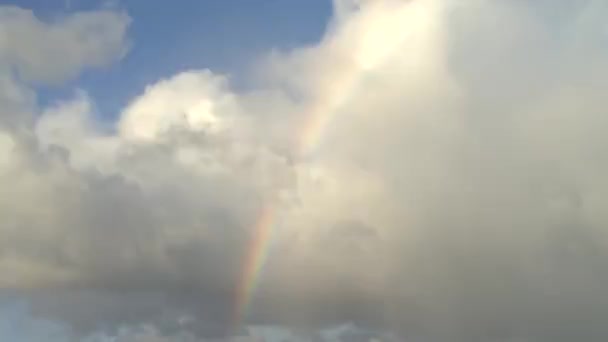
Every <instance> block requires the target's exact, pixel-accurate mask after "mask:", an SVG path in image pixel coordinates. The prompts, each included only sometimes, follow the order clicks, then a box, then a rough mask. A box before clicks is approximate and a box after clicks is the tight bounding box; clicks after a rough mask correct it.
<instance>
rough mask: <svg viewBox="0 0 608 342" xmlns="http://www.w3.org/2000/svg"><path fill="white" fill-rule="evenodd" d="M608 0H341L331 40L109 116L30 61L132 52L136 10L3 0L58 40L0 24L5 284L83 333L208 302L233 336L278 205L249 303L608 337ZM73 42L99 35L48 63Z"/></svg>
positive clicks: (423, 335)
mask: <svg viewBox="0 0 608 342" xmlns="http://www.w3.org/2000/svg"><path fill="white" fill-rule="evenodd" d="M353 4H354V5H353ZM606 10H608V9H607V8H606V7H605V5H603V3H602V2H599V1H589V2H580V5H579V4H578V3H577V6H575V5H572V4H566V3H565V2H549V1H544V2H537V3H534V4H531V3H529V2H518V1H483V0H480V1H471V2H466V3H463V2H458V1H449V0H417V1H397V0H394V1H391V0H386V1H364V2H361V3H359V2H356V4H355V2H352V1H337V2H336V18H335V20H334V22H332V25H330V27H329V29H328V31H327V33H326V35H325V36H324V37H323V38H322V39H321V41H320V42H319V43H318V44H316V45H314V46H309V47H303V48H300V49H295V50H291V51H286V52H275V53H273V54H272V55H271V56H269V58H268V60H266V61H264V63H260V64H259V65H257V67H258V68H259V71H260V72H259V73H258V75H261V76H260V79H257V80H256V82H257V83H256V84H258V86H257V87H253V88H252V89H249V90H247V91H240V92H237V91H235V90H234V89H232V88H231V86H230V77H229V76H226V75H218V74H215V73H213V72H212V71H209V70H190V71H184V72H182V73H179V74H177V75H172V76H169V77H167V78H166V79H164V80H160V81H159V82H157V83H155V84H151V85H150V86H149V87H148V88H147V89H146V90H145V92H144V93H143V94H141V95H140V96H138V97H137V98H134V99H133V100H132V101H131V103H130V104H129V105H128V106H127V107H126V108H125V109H124V110H123V111H122V113H121V115H120V117H119V119H118V120H117V122H116V123H115V127H113V129H111V130H109V131H108V130H104V129H102V128H101V127H100V125H99V124H98V123H96V122H95V120H94V119H93V116H92V115H91V108H93V105H94V104H93V101H94V99H91V98H89V97H88V96H87V94H86V92H84V91H81V92H77V93H76V95H75V97H74V99H72V100H70V101H66V102H63V103H56V104H54V105H52V106H50V107H48V108H38V107H37V104H36V101H35V88H32V85H31V83H28V82H24V80H25V81H28V80H29V81H36V82H37V81H49V80H55V81H56V80H60V79H65V78H67V77H73V76H74V75H76V74H77V73H78V72H79V71H80V70H81V69H83V68H85V67H91V66H97V65H99V64H103V63H106V62H109V61H111V60H115V59H117V58H119V57H120V55H121V54H122V53H123V51H124V50H123V48H124V46H125V45H124V40H125V38H124V36H123V34H124V28H125V27H126V23H127V22H128V20H127V19H125V18H126V17H125V15H124V14H121V13H115V12H102V13H88V14H86V15H83V14H74V16H73V17H70V18H67V19H64V20H63V21H61V22H60V23H59V24H43V23H40V22H37V21H36V19H34V18H33V17H32V16H31V14H27V13H29V12H25V11H23V10H19V9H15V8H9V9H6V8H5V9H4V10H3V11H4V13H9V14H11V13H12V14H11V18H12V19H11V20H10V21H7V22H8V23H9V24H4V25H2V24H0V27H3V26H4V27H8V28H9V29H11V30H17V29H19V30H26V31H27V32H29V33H28V34H29V36H28V37H30V38H28V39H30V40H31V41H39V40H40V41H45V42H46V41H49V42H50V41H52V40H53V39H56V42H55V44H51V43H49V44H48V45H47V44H46V43H45V44H41V45H36V44H33V45H31V44H27V47H23V46H22V45H21V43H19V42H17V41H16V40H14V39H13V40H14V41H13V40H10V39H8V40H7V38H5V40H4V41H2V42H1V43H0V45H2V46H6V47H7V48H6V49H2V50H1V51H3V54H2V53H0V57H1V58H0V61H1V62H0V63H2V64H0V65H1V66H0V70H1V72H0V80H1V82H0V123H2V124H1V125H0V152H3V153H1V156H2V158H0V184H1V185H2V189H3V192H4V194H7V195H3V196H2V197H1V198H0V236H1V237H2V239H0V246H1V248H0V272H2V274H5V275H10V276H8V277H2V278H1V279H0V286H2V287H3V288H11V289H14V290H18V292H19V293H21V294H22V295H23V296H26V297H27V298H28V299H29V301H30V303H31V305H32V311H33V313H34V314H35V315H37V316H41V317H46V318H49V319H54V320H58V321H62V322H67V324H69V325H70V326H71V328H72V329H73V330H74V331H76V332H77V333H79V334H81V335H82V336H86V335H88V334H91V333H94V332H96V331H99V330H103V329H106V330H114V331H115V330H116V329H117V328H118V327H119V326H121V325H125V324H126V325H129V326H133V327H136V326H141V325H142V324H144V325H149V326H151V327H153V328H151V329H152V330H150V331H148V332H145V333H147V334H148V335H150V336H152V337H149V339H152V340H154V338H156V339H157V340H159V341H165V340H166V339H165V337H166V336H170V335H171V334H172V331H173V332H175V331H177V330H176V329H177V328H176V327H179V322H180V320H181V319H182V318H183V317H189V318H188V319H189V320H190V321H191V322H193V323H192V324H189V325H188V326H187V327H186V328H184V329H185V330H187V331H189V333H191V334H193V336H194V335H197V336H199V337H201V336H202V337H205V338H221V337H225V336H226V335H230V334H231V333H233V330H234V329H235V326H234V325H235V322H234V317H233V315H234V310H235V305H236V303H235V300H236V299H235V290H236V288H238V285H239V284H238V282H239V281H240V279H241V276H242V273H243V268H244V265H243V264H244V263H245V260H244V258H245V256H246V255H248V253H249V251H250V249H251V248H252V246H251V240H252V238H253V236H254V235H255V227H256V223H257V221H258V218H259V215H260V214H259V213H260V212H262V211H264V208H268V207H272V209H273V210H272V212H273V213H275V215H274V216H273V219H274V220H273V221H274V231H273V235H272V243H271V244H270V247H269V249H268V259H267V262H266V264H265V265H264V268H263V272H262V273H261V274H260V279H259V282H258V286H257V290H256V291H255V293H254V296H253V299H252V304H251V307H250V308H249V312H248V315H247V317H244V318H243V319H244V320H245V323H246V324H249V325H252V324H262V325H268V324H272V325H282V326H286V327H290V328H292V329H294V330H296V331H302V332H305V333H311V334H312V333H313V332H317V331H319V330H320V329H322V328H323V327H329V326H333V325H336V324H341V323H344V322H354V323H355V324H356V326H357V327H359V328H363V327H365V328H369V329H378V330H388V331H394V332H395V333H397V334H400V336H401V337H400V338H402V339H414V340H415V339H416V338H419V339H422V340H429V341H471V340H481V341H515V340H518V339H519V340H523V341H571V340H585V341H604V340H605V339H606V337H608V330H606V328H605V324H604V323H603V322H604V317H606V314H608V302H607V301H606V299H605V298H608V293H606V291H607V290H606V289H607V288H608V287H607V286H606V285H608V284H607V282H608V274H607V273H606V272H605V271H604V270H603V269H604V267H603V265H604V264H605V263H606V261H608V254H607V253H606V251H607V249H606V247H607V246H606V243H607V241H608V240H607V239H606V233H607V232H606V229H605V227H606V222H607V221H606V220H607V218H608V217H607V216H606V214H605V213H604V212H605V210H604V209H605V208H606V204H607V203H606V200H605V198H607V196H606V195H607V191H608V188H607V187H606V185H605V182H604V181H603V179H604V178H605V176H604V175H605V174H606V171H607V170H606V168H607V166H608V164H607V163H606V158H605V157H604V154H605V153H604V152H605V151H604V146H606V145H607V143H608V141H606V139H605V138H604V136H605V134H604V129H603V127H604V124H605V121H606V120H605V119H604V115H603V111H604V108H606V99H605V96H604V95H603V89H605V84H604V82H605V80H606V79H608V78H607V77H606V76H607V75H605V70H608V65H606V60H607V59H606V57H607V56H606V54H607V51H606V50H605V48H604V45H605V43H606V39H607V37H606V31H605V27H604V23H603V17H604V15H605V14H606ZM4 15H7V14H4ZM121 23H122V24H121ZM89 25H91V26H89ZM106 25H107V26H106ZM30 26H34V27H35V28H34V29H33V28H29V27H30ZM99 26H101V27H102V28H103V29H100V31H96V30H93V31H89V27H99ZM4 30H7V28H4ZM81 30H82V31H81ZM57 32H59V33H57ZM82 32H84V34H85V35H86V34H89V32H94V33H91V34H92V36H91V37H89V38H82V34H83V33H82ZM99 32H103V33H99ZM5 37H11V36H9V35H6V36H5ZM55 37H57V38H55ZM89 42H95V43H89ZM62 44H63V45H62ZM90 44H93V45H94V46H93V47H92V46H91V45H90ZM97 44H99V45H97ZM64 45H65V46H66V47H63V46H64ZM31 46H34V47H31ZM59 47H61V50H63V49H66V48H67V49H73V50H74V51H79V52H78V53H75V56H76V57H74V59H73V60H62V61H56V62H52V61H53V59H52V58H50V56H52V55H53V54H55V53H56V52H55V51H59V49H60V48H59ZM30 48H31V49H40V50H39V51H38V50H36V51H29V50H28V49H30ZM56 49H57V50H56ZM7 56H8V57H7ZM32 56H35V57H32ZM34 59H35V60H34ZM64 61H65V64H64ZM12 69H17V71H18V74H19V75H20V76H19V77H15V75H14V74H13V73H12V72H10V70H12ZM24 75H25V76H24ZM319 122H320V123H322V124H321V125H318V123H319ZM310 127H313V128H314V129H309V128H310ZM310 132H312V133H314V134H310ZM305 135H306V136H305ZM311 137H312V138H311ZM180 329H182V328H180ZM178 330H179V329H178ZM156 335H158V336H156ZM137 338H140V337H137ZM141 338H143V337H141ZM141 338H140V339H141ZM349 338H350V337H344V338H343V339H344V340H345V341H350V340H355V341H356V340H357V338H358V337H352V338H350V339H349ZM370 338H371V337H370ZM136 340H137V339H136Z"/></svg>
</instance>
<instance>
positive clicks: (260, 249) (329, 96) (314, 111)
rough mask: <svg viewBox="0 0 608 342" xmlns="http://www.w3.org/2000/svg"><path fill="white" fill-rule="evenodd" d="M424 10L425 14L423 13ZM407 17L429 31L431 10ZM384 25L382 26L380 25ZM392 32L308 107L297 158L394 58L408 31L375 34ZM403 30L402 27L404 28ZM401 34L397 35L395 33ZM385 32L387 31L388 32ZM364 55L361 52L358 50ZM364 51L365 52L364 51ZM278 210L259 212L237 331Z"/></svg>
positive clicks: (343, 69)
mask: <svg viewBox="0 0 608 342" xmlns="http://www.w3.org/2000/svg"><path fill="white" fill-rule="evenodd" d="M421 9H422V11H420V10H421ZM407 12H408V13H407V14H406V17H407V19H408V20H405V21H406V22H409V24H410V25H412V26H411V27H408V28H409V29H414V30H417V31H420V29H424V28H426V24H427V23H428V22H429V21H428V19H429V18H428V14H429V13H430V12H429V11H427V10H426V8H424V7H419V8H417V9H414V10H413V11H409V10H408V11H407ZM402 14H403V12H401V14H399V13H397V15H396V16H393V17H392V19H393V24H395V23H396V24H397V27H398V25H401V24H402V22H403V21H404V18H403V17H402V16H401V15H402ZM380 26H382V23H380ZM387 28H388V29H390V30H392V31H388V33H389V34H379V35H376V36H375V37H374V38H376V37H381V38H382V37H394V38H393V39H394V40H392V41H383V42H382V43H385V44H386V46H384V48H383V49H376V48H377V45H374V44H377V43H378V42H377V41H375V39H372V40H370V41H369V42H368V45H369V44H373V45H371V46H367V47H368V50H369V51H373V52H374V54H372V55H362V56H354V57H355V58H354V59H357V57H361V58H362V59H361V60H359V61H355V60H353V61H351V62H352V64H351V63H349V62H347V64H346V65H341V66H339V67H338V69H337V70H334V73H333V74H332V75H331V76H332V77H330V78H331V79H332V82H331V83H330V84H327V85H326V87H324V88H323V89H319V91H318V94H319V97H318V98H316V101H314V102H313V103H314V104H313V105H312V106H311V107H308V109H307V110H306V111H305V112H304V114H305V115H304V117H305V119H304V122H303V124H302V125H301V127H302V129H301V131H300V132H298V134H296V141H295V146H296V151H297V156H296V157H297V158H302V157H307V156H310V154H312V153H314V152H315V150H316V149H318V148H319V146H320V145H322V142H323V137H324V136H325V135H326V132H327V130H328V128H329V127H331V124H332V122H334V121H335V118H336V116H337V115H338V114H339V113H340V112H341V109H342V108H343V107H344V105H345V104H346V103H349V102H350V101H351V100H352V99H353V98H354V96H357V95H358V94H360V92H361V91H362V89H360V88H361V86H362V85H363V84H364V83H365V82H362V81H363V80H364V76H365V75H366V74H367V71H368V70H370V69H374V68H375V67H377V66H378V65H380V64H381V63H383V62H384V61H385V60H386V59H387V58H389V57H390V56H391V55H393V52H394V51H395V49H397V48H399V47H400V46H401V45H402V43H404V41H405V40H407V37H408V31H410V30H408V29H406V28H404V29H405V30H404V31H400V30H396V31H395V30H394V29H395V25H392V26H391V25H389V26H387V27H380V31H378V32H376V33H383V30H384V31H386V29H387ZM402 28H403V27H402ZM396 32H397V33H399V34H398V35H397V36H395V33H396ZM385 33H386V32H385ZM359 52H361V51H359ZM364 52H365V51H364ZM276 212H277V208H276V207H275V206H274V205H273V204H271V203H267V204H266V205H265V206H264V207H263V208H262V210H261V211H260V213H259V216H258V217H257V220H256V221H255V224H254V227H253V235H252V239H251V241H250V244H249V248H248V251H247V253H246V257H245V260H244V267H243V271H242V273H241V277H240V280H239V282H238V284H237V293H236V301H235V307H234V312H233V326H234V327H235V328H238V327H240V325H241V323H242V321H243V319H244V316H245V315H246V314H247V311H248V307H249V306H250V305H251V301H252V297H253V295H254V292H255V290H256V286H257V283H258V279H259V276H260V272H261V271H262V269H263V267H264V264H265V261H266V260H267V258H268V254H269V249H270V248H269V247H270V245H271V242H272V240H273V235H274V229H275V227H276V225H277V222H276V221H277V217H276V214H277V213H276Z"/></svg>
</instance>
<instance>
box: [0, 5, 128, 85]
mask: <svg viewBox="0 0 608 342" xmlns="http://www.w3.org/2000/svg"><path fill="white" fill-rule="evenodd" d="M129 21H130V20H129V17H128V16H126V15H125V14H122V13H116V12H112V11H97V12H85V13H78V14H74V15H71V16H69V17H67V18H64V19H59V20H54V21H52V22H44V21H41V20H40V19H38V18H37V17H36V16H35V15H34V14H33V13H32V11H29V10H24V9H21V8H18V7H10V6H8V7H7V6H3V7H2V8H0V63H2V64H3V65H4V66H6V65H7V64H8V65H11V66H12V67H14V68H15V69H16V70H17V72H18V73H19V75H20V76H21V77H22V78H24V79H26V80H28V81H34V82H60V81H63V80H65V79H68V78H72V77H74V76H76V75H77V74H78V73H80V71H82V70H83V68H86V67H99V66H103V65H105V64H107V63H109V62H113V61H115V60H117V59H118V58H120V57H121V56H122V55H123V54H124V53H125V52H126V45H125V41H124V35H125V31H126V29H127V26H128V24H129ZM16 37H18V38H16ZM49 61H52V63H49Z"/></svg>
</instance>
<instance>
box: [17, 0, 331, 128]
mask: <svg viewBox="0 0 608 342" xmlns="http://www.w3.org/2000/svg"><path fill="white" fill-rule="evenodd" d="M7 3H8V4H14V5H17V6H19V7H22V8H28V9H32V10H33V11H34V12H35V13H36V15H38V16H40V17H41V18H45V19H52V18H53V17H55V16H64V15H67V14H69V13H70V12H75V11H82V10H94V9H99V8H102V7H105V6H111V7H113V8H121V9H124V10H125V11H126V12H127V13H128V15H129V16H130V17H131V19H132V23H131V26H130V28H129V31H128V39H129V41H130V43H131V49H130V51H129V52H128V54H127V55H126V56H125V58H124V59H123V60H122V61H121V62H119V63H113V64H111V65H109V66H106V67H104V68H103V69H93V70H88V71H86V72H85V73H84V74H82V75H81V76H80V77H79V78H78V79H77V80H75V81H73V82H71V83H69V84H64V85H62V87H59V88H47V89H44V90H43V91H42V92H41V93H39V96H40V101H41V102H42V103H43V104H45V103H48V102H49V101H53V100H55V99H57V98H64V97H70V96H72V95H73V88H74V86H76V87H80V88H83V89H84V90H86V91H87V92H89V94H90V95H91V97H92V98H94V99H95V101H96V106H97V110H98V113H97V114H98V115H100V116H101V117H103V118H115V117H116V115H118V113H117V111H118V110H120V109H121V108H124V106H125V105H126V104H127V103H128V101H129V99H132V98H133V97H135V96H137V95H138V94H140V93H141V92H142V91H143V90H144V88H145V86H146V85H148V84H152V83H154V82H156V81H157V80H159V79H161V78H165V77H170V76H171V75H174V74H175V73H177V72H180V71H185V70H188V69H200V68H209V69H211V70H213V71H214V72H218V73H227V74H230V75H231V76H232V79H233V81H234V82H235V86H238V83H239V81H240V80H242V79H243V78H245V77H247V73H248V69H249V67H250V66H251V64H252V63H254V62H255V61H256V60H258V59H259V58H260V57H263V55H264V54H265V53H267V52H268V51H269V50H271V49H275V48H276V49H288V48H293V47H297V46H302V45H307V44H311V43H314V42H316V41H318V39H319V37H320V36H321V35H322V33H323V31H324V29H325V26H326V24H327V21H328V19H329V17H330V15H331V1H330V0H307V1H282V0H247V1H241V0H175V1H146V0H118V1H112V2H109V1H104V0H69V1H66V0H8V1H7Z"/></svg>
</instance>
